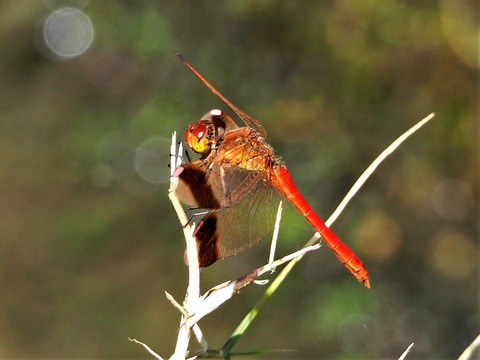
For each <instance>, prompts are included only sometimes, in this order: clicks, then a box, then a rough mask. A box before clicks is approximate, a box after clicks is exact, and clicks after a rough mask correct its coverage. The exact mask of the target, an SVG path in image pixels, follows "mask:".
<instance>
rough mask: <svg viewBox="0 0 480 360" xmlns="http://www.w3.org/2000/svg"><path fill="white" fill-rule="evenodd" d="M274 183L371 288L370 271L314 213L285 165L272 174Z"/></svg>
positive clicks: (342, 260)
mask: <svg viewBox="0 0 480 360" xmlns="http://www.w3.org/2000/svg"><path fill="white" fill-rule="evenodd" d="M272 183H273V185H274V186H275V187H276V188H277V190H278V191H279V192H280V193H281V194H282V195H283V196H285V197H286V198H287V199H288V200H289V201H290V203H291V204H292V205H293V206H295V208H296V209H297V210H298V211H299V212H300V213H301V214H302V215H303V216H305V218H306V219H307V220H308V222H309V223H310V225H312V227H313V228H314V229H315V230H316V231H317V232H318V233H320V235H321V236H322V238H323V239H324V240H325V242H326V243H327V245H328V246H329V247H330V249H332V250H333V252H334V253H335V255H337V257H338V258H339V259H340V261H341V262H342V263H343V264H344V265H345V266H346V267H347V269H348V270H350V272H351V273H352V274H353V275H354V276H355V277H356V278H357V279H358V280H359V281H361V282H362V283H363V285H365V286H366V287H368V288H370V281H369V279H368V271H367V269H366V268H365V266H363V262H362V261H361V260H360V259H359V258H358V257H357V256H356V255H355V254H354V253H353V251H352V250H350V249H349V248H348V247H347V245H345V244H344V243H343V242H342V241H341V240H340V239H339V238H338V237H337V235H335V233H334V232H333V231H332V230H330V229H329V228H328V227H327V226H326V225H325V223H324V222H323V220H322V219H321V218H320V217H319V216H318V215H317V214H316V213H315V211H313V209H312V208H311V207H310V205H309V204H308V203H307V201H306V200H305V198H304V197H303V196H302V194H300V191H298V189H297V187H296V186H295V184H294V182H293V180H292V178H291V177H290V173H289V171H288V170H287V168H286V167H285V166H283V165H277V166H276V168H275V170H274V173H273V174H272Z"/></svg>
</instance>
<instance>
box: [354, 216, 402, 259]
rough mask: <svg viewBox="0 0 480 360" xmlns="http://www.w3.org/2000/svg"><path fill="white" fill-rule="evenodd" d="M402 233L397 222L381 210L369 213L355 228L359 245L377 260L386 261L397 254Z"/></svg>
mask: <svg viewBox="0 0 480 360" xmlns="http://www.w3.org/2000/svg"><path fill="white" fill-rule="evenodd" d="M401 235H402V231H401V229H400V226H399V225H398V224H397V222H396V221H395V220H394V219H392V218H391V217H390V216H388V215H387V214H384V213H380V212H371V213H369V214H367V215H366V216H365V217H364V218H363V219H362V220H361V222H360V225H359V226H358V227H357V228H356V230H355V237H356V238H357V239H358V246H359V247H360V248H362V249H363V251H364V252H365V253H368V256H369V257H370V258H371V259H373V260H375V261H377V262H386V261H388V260H390V259H391V258H392V257H393V256H394V255H395V253H396V251H397V249H398V246H399V244H400V240H401Z"/></svg>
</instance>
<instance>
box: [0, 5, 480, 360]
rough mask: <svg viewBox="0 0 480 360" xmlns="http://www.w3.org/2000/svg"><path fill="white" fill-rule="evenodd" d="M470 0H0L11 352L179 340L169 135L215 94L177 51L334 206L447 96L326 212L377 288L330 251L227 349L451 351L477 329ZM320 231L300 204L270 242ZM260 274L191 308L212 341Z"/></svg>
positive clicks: (247, 260) (2, 239)
mask: <svg viewBox="0 0 480 360" xmlns="http://www.w3.org/2000/svg"><path fill="white" fill-rule="evenodd" d="M475 5H476V3H475V2H474V1H464V2H460V1H456V0H441V1H394V0H384V1H360V0H341V1H299V2H293V1H285V2H280V1H228V2H227V1H224V2H220V1H204V2H201V3H200V2H180V1H126V0H125V1H115V2H114V1H88V0H77V1H74V0H72V1H64V0H44V1H29V0H4V1H2V3H1V5H0V34H1V36H0V44H1V47H0V48H1V56H0V91H1V96H0V141H1V142H0V144H1V145H0V148H1V161H0V189H1V203H0V204H1V207H0V211H1V216H0V285H1V287H2V291H1V295H0V309H1V311H0V358H132V359H133V358H148V354H147V353H146V352H145V351H144V349H143V348H141V347H140V346H138V345H135V344H133V343H131V342H129V341H128V339H127V338H128V337H135V338H137V339H139V340H141V341H144V342H146V343H147V344H149V345H150V346H151V347H152V348H153V349H155V350H156V351H157V352H159V353H160V354H161V355H163V356H165V357H168V356H169V355H170V354H171V353H172V352H173V349H174V345H175V338H176V332H177V328H178V325H179V313H178V311H177V310H175V309H174V308H173V307H172V306H171V305H170V304H169V303H168V302H167V300H166V299H165V296H164V291H168V292H170V293H171V294H173V295H174V296H175V297H176V298H177V300H179V301H181V299H182V298H183V296H184V291H185V284H186V281H187V271H186V268H185V265H184V262H183V251H184V240H183V238H182V231H181V227H180V226H179V223H178V221H177V220H176V215H175V213H174V211H173V210H172V207H171V204H170V202H169V201H168V198H167V189H168V184H167V180H168V171H169V169H168V167H167V156H168V153H169V139H170V135H171V133H172V132H173V131H178V132H179V133H180V134H182V133H183V130H184V129H185V127H186V126H187V124H188V123H189V122H192V121H196V120H197V119H199V118H200V116H201V115H203V114H204V113H205V112H206V111H208V110H210V109H212V108H216V107H221V108H224V106H223V104H222V103H220V102H219V101H218V99H216V98H215V96H213V95H212V94H211V92H210V91H209V90H208V89H206V88H205V87H204V86H203V85H202V84H201V83H200V82H199V81H198V80H197V79H196V78H195V77H194V76H193V75H192V74H191V73H189V72H188V71H187V70H186V68H185V67H184V66H183V65H182V64H181V63H180V62H179V61H178V59H177V58H176V57H175V56H174V52H175V51H177V50H178V51H180V52H182V53H183V54H184V55H185V56H186V58H187V59H189V60H190V61H191V62H192V63H193V64H194V65H195V66H196V67H197V68H198V69H199V70H200V71H201V72H202V73H203V74H204V75H205V76H206V77H207V79H209V80H210V81H211V82H212V83H213V84H214V85H215V86H217V87H218V88H219V89H220V90H221V91H222V92H223V93H224V94H225V95H226V96H227V97H228V98H229V99H230V100H231V101H232V102H234V103H235V104H237V105H238V106H239V107H240V108H242V109H243V110H244V111H246V112H247V113H248V114H250V115H252V116H253V117H255V118H257V119H259V120H261V121H262V123H263V124H264V126H265V127H266V129H267V131H268V135H269V139H270V141H271V143H272V144H273V146H274V147H275V148H276V150H277V151H278V153H279V154H281V155H282V157H283V159H284V160H285V161H286V163H287V165H288V167H289V169H290V171H291V173H292V175H293V177H294V179H295V180H296V182H297V185H298V187H299V188H300V189H301V191H302V192H303V193H304V195H305V197H306V198H307V199H309V201H310V202H311V205H312V206H313V208H314V209H316V210H317V211H318V213H319V214H320V215H321V216H322V217H324V218H327V217H328V215H329V214H330V213H331V212H332V211H333V210H334V208H335V206H336V205H337V204H338V203H339V202H340V200H341V199H342V197H343V196H344V195H345V193H346V192H347V191H348V189H349V187H350V186H351V185H352V184H353V182H354V181H355V180H356V178H357V177H358V176H359V174H360V173H361V172H362V171H363V170H364V169H365V168H366V166H367V165H368V164H369V163H370V162H371V161H372V160H373V159H374V158H375V157H376V156H377V155H378V154H379V153H380V152H381V151H382V150H383V149H384V148H385V147H386V146H387V145H388V144H389V143H390V142H391V141H392V140H394V139H395V138H396V137H397V136H398V135H399V134H401V133H402V132H403V131H405V130H406V129H407V128H409V127H410V126H411V125H413V124H414V123H415V122H417V121H418V120H420V119H421V118H423V117H424V116H426V115H427V114H429V113H430V112H432V111H433V112H435V113H436V118H435V119H434V120H433V121H432V122H431V123H429V124H428V125H426V126H425V127H424V128H423V129H422V130H421V131H420V132H419V133H417V134H415V135H414V136H413V138H411V139H409V140H408V141H407V142H406V144H405V145H403V146H402V147H401V148H400V150H399V151H397V152H396V153H395V154H394V155H393V156H391V157H390V158H389V159H388V160H387V162H386V163H384V164H383V165H382V166H381V167H380V168H379V169H378V171H377V172H376V173H375V174H374V175H373V177H372V178H371V179H370V180H369V182H368V183H367V185H366V186H365V187H364V188H363V189H362V190H361V191H360V193H359V194H358V195H357V197H356V198H355V199H354V200H353V202H352V203H351V204H350V205H349V207H348V208H347V209H346V210H345V212H344V213H343V214H342V216H341V217H340V218H339V220H338V221H337V222H336V224H335V225H334V230H335V231H336V233H337V234H338V235H339V236H340V238H342V239H343V241H345V243H347V244H348V245H349V246H350V247H351V248H352V249H353V250H354V251H355V252H356V253H357V255H358V256H359V257H360V258H361V259H363V261H364V262H365V264H366V266H367V268H368V269H369V272H370V275H371V282H372V289H371V290H366V289H364V288H363V287H362V286H361V285H360V284H359V283H357V281H356V280H355V279H354V278H353V277H352V276H351V275H350V274H349V273H348V272H347V271H346V269H345V268H344V267H343V266H342V265H341V264H339V262H338V261H337V260H336V258H335V256H333V254H332V253H331V251H330V250H329V249H328V248H326V247H323V248H322V249H320V251H317V252H316V253H313V254H309V255H308V256H307V257H305V258H304V260H303V262H302V263H300V264H299V266H298V267H297V268H296V269H295V271H294V272H293V274H292V275H291V277H290V278H288V279H287V281H286V282H285V284H284V286H283V287H282V288H281V289H280V290H279V291H278V293H276V294H275V296H274V297H273V298H272V299H271V301H270V302H269V303H267V305H266V307H265V308H264V311H263V312H262V313H261V314H260V316H259V317H258V318H257V320H256V321H255V323H254V324H253V327H252V328H251V329H249V331H248V332H247V333H246V335H245V337H244V338H242V339H241V341H240V342H239V344H238V347H237V348H236V350H251V349H293V350H295V351H294V352H289V353H286V354H284V353H282V354H274V355H270V357H272V356H273V357H275V358H276V357H284V358H332V359H364V358H371V359H374V358H398V356H400V354H401V353H402V352H403V351H404V350H405V349H406V347H407V346H408V345H409V344H410V343H412V342H414V343H415V345H414V347H413V349H412V352H411V353H410V355H409V356H408V357H407V359H417V358H418V359H434V358H435V359H440V358H445V359H448V358H455V357H457V356H458V355H459V354H460V353H461V352H462V351H463V349H464V348H465V347H466V346H467V345H468V344H469V343H470V342H471V341H472V340H473V339H474V337H475V336H476V335H477V334H478V333H479V314H478V294H479V293H478V284H479V281H478V275H479V267H478V260H479V256H478V255H479V249H478V247H479V242H478V232H479V228H478V219H479V217H478V216H479V214H478V210H479V203H478V195H479V177H478V148H477V143H478V135H479V133H478V128H477V125H478V124H477V121H478V99H479V98H478V59H477V56H478V39H479V38H478V29H477V28H476V21H477V20H476V18H475V16H476V11H477V9H476V7H475ZM65 6H71V7H72V8H74V9H78V11H77V10H74V9H67V10H65V9H64V10H63V12H62V11H59V10H61V9H62V8H63V7H65ZM55 11H57V12H55ZM79 11H81V12H79ZM59 14H60V16H59ZM52 15H53V17H52ZM63 15H66V16H64V17H62V16H63ZM90 26H91V27H90ZM89 29H90V30H89ZM92 31H93V33H92ZM89 39H90V40H91V39H93V42H92V43H91V45H90V46H89V47H88V42H89ZM76 46H78V49H77V47H76ZM86 47H88V49H86V51H85V52H84V53H81V50H82V49H84V48H86ZM53 49H56V51H57V53H55V52H54V51H53ZM312 233H313V232H312V230H311V229H310V228H309V226H308V224H307V223H305V222H304V221H303V219H302V218H301V217H299V216H298V215H296V214H295V212H294V211H293V209H292V208H290V209H287V212H286V214H285V217H284V222H283V225H282V228H281V234H280V239H279V241H280V243H281V245H280V249H279V252H280V253H281V254H285V253H287V252H289V251H292V250H296V249H298V248H299V247H301V246H302V245H303V243H304V242H305V241H306V240H307V239H308V238H309V237H310V236H311V235H312ZM267 254H268V244H267V242H265V243H262V244H261V245H260V246H257V247H256V248H254V249H252V250H250V251H248V252H245V253H242V254H241V255H238V256H235V257H233V258H229V259H227V260H225V261H222V262H219V263H217V264H215V265H214V266H213V267H211V268H208V269H206V270H205V271H204V272H203V284H202V286H203V289H204V290H207V289H208V288H209V287H210V286H213V285H215V284H217V283H219V282H222V281H225V280H228V279H231V278H235V277H238V276H241V275H243V274H244V273H245V272H246V271H247V270H250V269H252V268H253V267H255V266H258V265H260V264H262V262H264V261H265V259H266V257H267ZM262 291H263V288H262V287H259V286H252V287H251V288H247V289H246V290H245V291H244V292H242V293H241V294H240V295H239V296H237V297H235V298H234V299H233V300H232V301H231V302H230V303H228V304H226V305H224V306H223V307H221V308H219V309H218V310H217V311H216V312H215V313H214V314H212V315H210V316H209V317H207V318H205V319H204V320H203V321H202V322H201V323H200V325H201V327H202V329H203V331H204V334H205V336H206V338H207V341H209V344H210V346H211V347H212V348H219V347H221V346H222V344H223V342H224V341H225V340H226V339H227V338H228V336H229V334H230V333H231V332H232V331H233V329H234V328H235V326H236V325H237V323H238V322H239V321H240V319H241V318H242V317H243V316H244V315H245V314H246V312H247V311H248V309H249V308H251V307H252V306H253V304H254V303H255V302H256V300H257V299H258V298H259V296H260V295H261V293H262ZM191 348H192V349H196V348H198V346H197V344H195V343H194V342H193V341H192V344H191Z"/></svg>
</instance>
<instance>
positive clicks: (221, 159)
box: [174, 54, 370, 288]
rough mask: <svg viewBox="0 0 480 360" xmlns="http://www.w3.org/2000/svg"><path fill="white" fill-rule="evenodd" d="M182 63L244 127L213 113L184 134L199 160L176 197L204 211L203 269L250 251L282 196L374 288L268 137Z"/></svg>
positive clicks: (182, 170)
mask: <svg viewBox="0 0 480 360" xmlns="http://www.w3.org/2000/svg"><path fill="white" fill-rule="evenodd" d="M178 57H179V58H180V60H181V61H182V62H183V63H184V64H185V65H186V66H187V67H188V68H189V69H190V70H191V71H192V72H193V73H194V74H195V75H196V76H197V77H198V78H199V79H200V80H201V81H202V82H203V83H204V84H205V85H206V86H207V87H208V88H209V89H210V90H211V91H212V92H213V93H214V94H215V95H217V96H218V97H219V98H220V99H221V100H222V101H223V102H224V103H225V104H226V105H227V106H228V107H229V108H230V109H231V110H233V111H234V112H235V113H236V114H237V115H238V116H239V117H240V119H242V120H243V122H244V123H245V125H246V126H244V127H239V126H238V125H237V124H236V123H235V122H234V121H233V120H232V119H231V118H230V117H229V116H228V115H226V114H225V113H224V112H223V111H221V110H217V109H215V110H211V111H209V112H208V113H206V114H205V115H204V116H203V117H202V119H201V120H199V121H198V122H196V123H192V124H190V125H189V126H188V128H187V130H186V131H185V140H186V142H187V143H188V145H189V146H190V148H191V149H192V150H193V151H194V152H196V153H198V154H200V158H199V159H197V160H194V161H192V162H189V163H186V164H183V165H182V166H180V167H179V168H177V169H176V171H175V174H174V176H175V177H177V178H178V185H177V188H176V190H175V192H176V194H177V196H178V198H179V199H180V200H181V201H182V202H183V203H185V204H188V205H191V206H193V207H195V208H199V209H200V208H201V209H206V210H207V211H206V212H205V213H206V215H205V216H203V218H202V219H201V220H200V222H199V223H198V225H197V227H196V230H195V233H194V236H195V237H196V241H197V249H198V254H199V257H198V261H199V265H200V267H206V266H209V265H211V264H213V263H214V262H215V261H217V260H218V259H222V258H225V257H227V256H230V255H235V254H237V253H239V252H240V251H243V250H245V249H247V248H250V247H252V246H253V245H255V244H256V243H258V242H259V241H260V240H261V239H262V238H263V237H265V236H266V235H267V234H268V233H269V232H270V231H271V229H272V227H273V220H271V218H270V217H269V216H266V215H268V214H269V213H271V212H272V211H271V210H272V209H273V208H274V207H272V206H271V205H272V204H274V202H273V201H271V200H272V199H273V198H274V196H275V193H277V192H279V193H280V194H281V195H283V196H284V197H286V198H287V199H288V200H289V201H290V203H291V204H292V205H293V206H294V207H295V208H296V209H297V210H298V211H299V212H300V213H301V214H302V215H303V216H304V217H305V219H307V221H308V222H309V223H310V225H312V227H313V228H314V229H315V230H316V231H317V232H318V233H320V235H321V236H322V238H323V239H324V240H325V242H326V243H327V245H328V246H329V247H330V248H331V249H332V251H333V252H334V253H335V255H337V257H338V258H339V259H340V261H341V262H342V263H343V264H344V265H345V266H346V267H347V269H348V270H350V272H351V273H352V274H353V275H354V276H355V277H356V278H357V279H358V280H359V281H361V282H362V283H363V285H365V286H366V287H367V288H370V281H369V278H368V272H367V269H366V268H365V267H364V266H363V263H362V261H361V260H360V259H359V258H358V257H357V256H356V255H355V254H354V253H353V252H352V250H350V249H349V248H348V247H347V246H346V245H345V244H344V243H343V242H342V241H341V240H340V239H339V238H338V237H337V236H336V235H335V234H334V233H333V231H332V230H330V229H329V228H328V227H327V226H326V225H325V223H324V222H323V221H322V219H320V217H319V216H318V215H317V214H316V213H315V212H314V211H313V210H312V208H311V207H310V205H309V204H308V203H307V201H306V200H305V198H304V197H303V196H302V195H301V194H300V192H299V191H298V189H297V187H296V186H295V184H294V182H293V180H292V178H291V177H290V173H289V171H288V170H287V168H286V167H285V165H284V164H283V162H282V161H280V159H279V158H278V157H277V156H276V155H275V153H274V150H273V148H272V147H271V146H270V145H269V144H268V143H267V142H266V140H265V136H266V132H265V130H264V128H263V127H262V126H261V124H260V123H259V122H258V120H255V119H252V118H251V117H250V116H248V115H247V114H245V113H244V112H243V111H241V110H240V109H239V108H237V107H236V106H235V105H234V104H232V103H231V102H230V101H229V100H228V99H226V98H225V97H224V96H223V95H222V94H221V93H220V92H219V91H218V90H217V89H215V88H214V87H213V86H212V85H211V84H210V83H209V82H208V81H207V80H206V79H205V78H204V77H203V76H202V75H201V74H200V73H199V72H198V71H197V70H196V69H195V68H193V66H192V65H190V64H189V63H188V62H187V61H186V60H185V59H184V58H183V57H182V56H181V55H180V54H178Z"/></svg>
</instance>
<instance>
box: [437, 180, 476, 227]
mask: <svg viewBox="0 0 480 360" xmlns="http://www.w3.org/2000/svg"><path fill="white" fill-rule="evenodd" d="M472 205H473V193H472V189H471V188H470V187H469V185H468V184H467V183H465V182H463V181H459V180H445V181H442V182H440V183H438V184H437V185H436V186H435V188H434V189H433V193H432V206H433V209H434V210H435V211H436V212H437V214H438V215H440V216H441V217H443V218H444V219H447V220H462V219H464V218H465V216H466V215H467V214H468V213H469V211H470V209H471V208H472Z"/></svg>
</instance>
